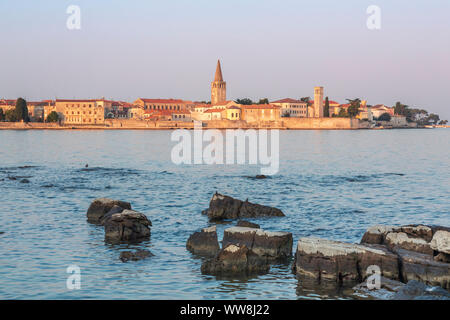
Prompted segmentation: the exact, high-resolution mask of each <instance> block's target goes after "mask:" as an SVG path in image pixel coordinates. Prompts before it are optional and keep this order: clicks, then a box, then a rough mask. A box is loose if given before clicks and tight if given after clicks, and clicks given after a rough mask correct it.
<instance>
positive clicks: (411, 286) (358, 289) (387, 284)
mask: <svg viewBox="0 0 450 320" xmlns="http://www.w3.org/2000/svg"><path fill="white" fill-rule="evenodd" d="M380 280H381V281H380V284H381V286H380V288H378V289H376V288H374V289H368V287H367V283H366V282H363V283H360V284H359V285H357V286H355V287H354V288H353V289H354V290H355V295H357V296H360V297H361V295H363V296H365V297H372V298H375V299H382V300H429V299H432V300H449V299H450V293H449V292H447V291H446V290H445V289H443V288H441V287H430V286H427V285H425V284H423V283H421V282H418V281H416V280H411V281H409V282H408V283H407V284H404V283H402V282H399V281H395V280H390V279H386V278H384V277H381V279H380Z"/></svg>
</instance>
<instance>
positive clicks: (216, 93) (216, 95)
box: [211, 60, 227, 105]
mask: <svg viewBox="0 0 450 320" xmlns="http://www.w3.org/2000/svg"><path fill="white" fill-rule="evenodd" d="M226 100H227V83H226V82H225V81H223V77H222V68H221V67H220V60H217V67H216V74H215V76H214V81H213V82H212V83H211V104H212V105H214V104H218V103H222V102H224V101H226Z"/></svg>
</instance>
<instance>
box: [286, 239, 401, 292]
mask: <svg viewBox="0 0 450 320" xmlns="http://www.w3.org/2000/svg"><path fill="white" fill-rule="evenodd" d="M372 265H377V266H378V267H379V268H380V271H381V275H383V276H385V277H387V278H391V279H398V277H399V269H398V259H397V256H396V255H395V254H393V253H391V252H389V251H388V250H387V248H385V247H383V246H380V245H360V244H352V243H345V242H338V241H331V240H325V239H319V238H301V239H300V240H299V241H298V243H297V250H296V253H295V260H294V266H293V271H294V272H295V273H296V274H299V275H305V276H309V277H313V278H316V279H319V280H320V279H329V280H333V281H336V282H338V283H343V282H347V281H358V282H361V281H362V280H364V279H365V278H367V276H369V275H370V274H368V273H367V272H368V271H367V268H368V267H369V266H372Z"/></svg>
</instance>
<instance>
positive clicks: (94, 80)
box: [0, 0, 450, 119]
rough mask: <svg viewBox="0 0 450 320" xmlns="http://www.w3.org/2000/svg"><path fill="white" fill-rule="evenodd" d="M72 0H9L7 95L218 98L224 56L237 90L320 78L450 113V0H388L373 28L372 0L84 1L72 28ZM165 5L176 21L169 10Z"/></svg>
mask: <svg viewBox="0 0 450 320" xmlns="http://www.w3.org/2000/svg"><path fill="white" fill-rule="evenodd" d="M69 4H71V3H70V2H69V1H61V2H60V3H58V4H55V3H54V2H50V1H42V2H39V3H33V2H29V3H27V4H20V3H8V5H6V4H4V3H2V4H0V9H1V10H2V12H6V13H8V14H5V15H4V16H3V19H2V21H1V22H0V25H1V26H2V28H0V36H1V37H2V41H3V45H4V46H5V47H8V48H9V49H8V50H2V52H0V59H1V60H2V61H5V62H7V63H3V64H2V66H1V72H2V74H3V75H4V77H2V79H0V97H1V98H7V99H12V98H17V97H20V96H23V97H25V98H26V99H27V100H40V99H45V98H55V97H58V98H77V97H78V98H88V97H92V98H99V97H101V96H104V97H106V98H108V99H114V100H124V101H131V100H134V99H136V98H137V97H142V96H144V97H161V98H163V97H164V98H183V99H188V100H209V99H208V97H209V90H208V89H207V88H206V87H205V83H209V82H210V81H211V80H212V79H211V72H210V70H211V68H213V67H214V66H215V63H216V60H217V58H220V59H221V61H222V63H223V67H224V68H225V69H226V71H224V76H225V77H226V78H227V81H228V82H229V83H230V85H229V86H228V96H229V98H231V99H237V98H242V97H249V98H252V99H259V98H268V99H269V100H275V99H280V98H283V97H293V98H300V97H301V96H303V95H310V94H309V92H310V90H311V88H312V87H314V86H316V85H321V86H324V87H325V88H327V93H326V95H327V96H329V97H330V98H332V99H334V100H336V101H340V102H344V101H345V99H347V98H349V99H352V98H356V97H361V98H364V99H366V100H367V101H368V102H369V103H383V104H386V105H389V106H392V105H394V104H395V102H396V101H398V100H400V101H401V102H402V103H404V104H407V105H410V106H411V107H417V108H425V109H427V110H429V111H430V112H434V113H438V114H439V115H441V116H442V118H445V119H448V118H450V110H449V109H448V108H447V107H446V106H445V103H444V101H445V98H446V95H445V92H446V86H447V83H449V82H450V62H449V60H448V59H447V58H446V57H447V56H449V55H450V46H449V45H448V44H447V43H445V41H442V39H444V38H445V37H446V35H449V34H450V22H449V21H448V17H447V15H446V14H445V13H446V12H448V9H449V8H450V4H449V3H446V2H436V1H433V2H430V3H421V2H414V5H411V6H406V5H405V4H401V3H390V2H388V1H379V6H380V8H381V10H382V26H381V29H380V30H376V31H374V30H369V29H367V27H366V19H367V17H368V15H367V13H366V9H367V6H368V5H369V3H368V2H360V1H349V2H348V3H339V4H336V3H333V2H332V1H325V0H324V1H319V2H318V3H308V4H307V5H305V4H301V3H289V4H281V3H278V2H275V1H263V2H262V3H259V4H258V6H257V7H255V6H254V5H253V4H252V3H239V2H236V1H232V2H230V3H219V2H211V3H205V2H202V1H199V2H198V3H197V2H196V3H190V4H183V3H176V4H169V3H153V2H140V1H138V2H135V3H133V4H127V5H123V4H120V3H118V2H111V3H110V4H109V5H108V6H106V5H104V4H101V3H95V2H89V1H77V5H79V6H80V8H81V21H82V22H81V29H80V30H68V29H67V28H66V20H67V17H68V14H66V9H67V6H68V5H69ZM180 6H181V9H182V10H179V11H177V10H174V8H175V7H177V8H180ZM288 9H289V10H288ZM254 10H256V11H257V12H256V14H253V12H254ZM31 12H34V15H33V16H31ZM36 12H37V13H39V14H35V13H36ZM168 12H170V13H171V15H170V17H171V19H170V23H169V22H168V21H167V19H163V18H162V17H165V16H166V15H165V14H167V13H168ZM318 15H320V17H321V23H320V24H317V23H315V19H316V17H317V16H318ZM344 18H345V19H344ZM118 21H120V22H118ZM215 21H227V22H226V23H216V22H215ZM205 26H208V27H206V28H205ZM212 26H214V27H212ZM434 34H440V35H441V36H440V37H432V36H431V35H434ZM418 43H420V46H418V45H417V44H418ZM431 48H439V50H432V49H431ZM231 84H232V85H231Z"/></svg>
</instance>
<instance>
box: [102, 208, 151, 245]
mask: <svg viewBox="0 0 450 320" xmlns="http://www.w3.org/2000/svg"><path fill="white" fill-rule="evenodd" d="M103 225H104V226H105V240H107V241H110V242H122V241H131V242H134V241H141V240H144V239H147V238H149V237H150V226H151V225H152V223H151V221H150V220H148V219H147V217H146V216H145V215H144V214H142V213H140V212H137V211H134V210H128V209H125V210H123V211H122V212H120V213H114V214H112V215H111V216H109V217H108V218H107V219H105V220H104V221H103Z"/></svg>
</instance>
